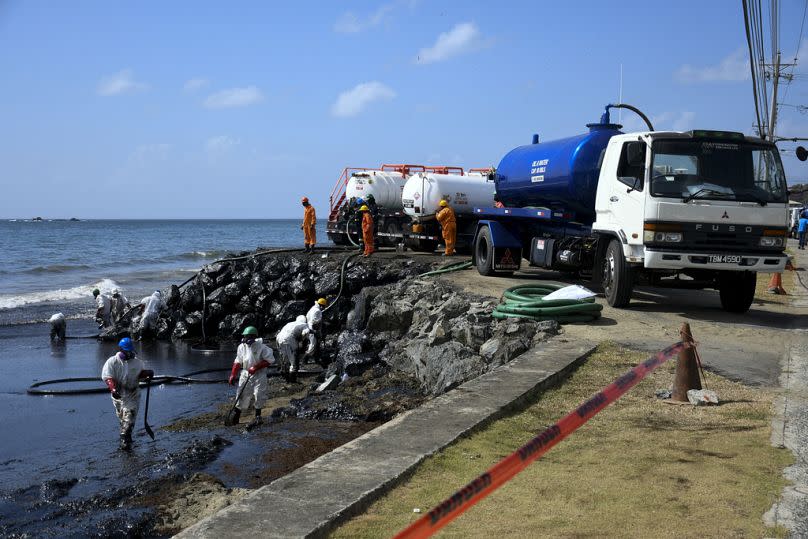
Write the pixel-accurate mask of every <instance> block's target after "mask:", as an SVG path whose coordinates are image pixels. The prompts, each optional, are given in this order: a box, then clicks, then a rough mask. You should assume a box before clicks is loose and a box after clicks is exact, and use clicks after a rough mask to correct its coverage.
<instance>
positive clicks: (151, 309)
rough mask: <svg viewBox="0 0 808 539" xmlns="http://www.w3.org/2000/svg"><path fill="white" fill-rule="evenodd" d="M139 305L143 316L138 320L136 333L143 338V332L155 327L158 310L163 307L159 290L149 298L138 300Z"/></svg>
mask: <svg viewBox="0 0 808 539" xmlns="http://www.w3.org/2000/svg"><path fill="white" fill-rule="evenodd" d="M140 304H141V305H142V306H143V316H142V317H141V318H140V328H139V329H138V333H140V336H143V332H144V331H145V330H149V329H154V328H155V326H156V325H157V317H158V315H159V314H160V309H162V308H163V307H164V303H163V294H162V293H161V292H160V291H159V290H155V291H154V293H153V294H152V295H151V296H147V297H145V298H143V299H142V300H140Z"/></svg>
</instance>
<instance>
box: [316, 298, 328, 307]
mask: <svg viewBox="0 0 808 539" xmlns="http://www.w3.org/2000/svg"><path fill="white" fill-rule="evenodd" d="M317 303H319V304H320V305H322V306H323V307H325V306H326V305H328V300H327V299H325V298H320V299H318V300H317Z"/></svg>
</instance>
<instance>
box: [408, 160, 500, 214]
mask: <svg viewBox="0 0 808 539" xmlns="http://www.w3.org/2000/svg"><path fill="white" fill-rule="evenodd" d="M494 190H495V189H494V182H493V181H491V180H490V179H489V177H488V175H487V174H480V173H473V172H472V173H469V174H463V175H460V174H435V173H432V172H418V173H416V174H413V175H412V176H410V177H409V179H407V182H406V183H405V185H404V190H403V192H402V193H401V201H402V203H403V206H404V213H406V214H407V215H409V216H410V217H412V218H414V219H418V220H423V219H425V218H430V217H432V216H434V215H435V213H437V211H438V209H440V201H441V200H443V199H445V200H446V201H447V202H448V203H449V205H451V207H452V209H453V210H454V211H455V214H457V215H466V214H471V213H472V212H473V211H474V208H475V207H478V208H480V207H486V208H490V207H491V206H493V205H494Z"/></svg>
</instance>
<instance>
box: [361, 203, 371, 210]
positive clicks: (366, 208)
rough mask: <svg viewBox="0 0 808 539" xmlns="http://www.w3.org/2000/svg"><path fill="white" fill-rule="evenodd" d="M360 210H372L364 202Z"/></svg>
mask: <svg viewBox="0 0 808 539" xmlns="http://www.w3.org/2000/svg"><path fill="white" fill-rule="evenodd" d="M359 211H370V208H368V206H367V204H362V207H361V208H359Z"/></svg>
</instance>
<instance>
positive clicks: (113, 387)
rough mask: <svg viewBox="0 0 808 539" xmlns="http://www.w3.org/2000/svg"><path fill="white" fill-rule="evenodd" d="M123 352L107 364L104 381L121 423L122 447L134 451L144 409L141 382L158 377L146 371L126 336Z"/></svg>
mask: <svg viewBox="0 0 808 539" xmlns="http://www.w3.org/2000/svg"><path fill="white" fill-rule="evenodd" d="M118 348H119V351H118V353H116V354H115V355H114V356H112V357H111V358H109V359H108V360H107V361H106V363H104V368H103V370H102V371H101V379H102V380H104V383H106V384H107V387H108V388H109V391H110V393H111V394H112V405H113V406H114V407H115V414H116V415H117V416H118V422H119V423H120V433H121V445H120V448H121V449H123V450H126V451H128V450H129V449H131V448H132V429H134V428H135V419H136V418H137V409H138V407H139V406H140V386H139V383H140V380H144V379H146V380H148V379H150V378H153V377H154V371H152V370H149V369H145V368H144V365H143V361H141V359H140V358H138V357H137V356H136V355H135V347H134V345H133V344H132V339H130V338H129V337H124V338H123V339H121V340H120V342H119V343H118Z"/></svg>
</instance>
